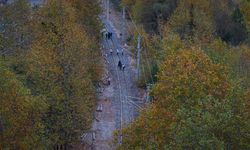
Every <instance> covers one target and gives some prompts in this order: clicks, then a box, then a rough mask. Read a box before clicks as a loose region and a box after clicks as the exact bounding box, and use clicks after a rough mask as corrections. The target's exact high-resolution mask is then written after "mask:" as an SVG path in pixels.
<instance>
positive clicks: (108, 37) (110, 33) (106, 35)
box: [105, 32, 113, 40]
mask: <svg viewBox="0 0 250 150" xmlns="http://www.w3.org/2000/svg"><path fill="white" fill-rule="evenodd" d="M112 35H113V33H112V32H108V33H105V37H106V39H107V40H109V39H112Z"/></svg>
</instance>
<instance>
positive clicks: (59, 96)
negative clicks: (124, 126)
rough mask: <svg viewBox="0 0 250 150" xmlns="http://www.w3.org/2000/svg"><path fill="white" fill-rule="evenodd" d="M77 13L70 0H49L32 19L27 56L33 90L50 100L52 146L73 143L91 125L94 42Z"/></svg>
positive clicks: (48, 116)
mask: <svg viewBox="0 0 250 150" xmlns="http://www.w3.org/2000/svg"><path fill="white" fill-rule="evenodd" d="M76 16H77V15H76V11H75V9H74V8H73V7H71V6H70V5H69V3H68V2H66V1H49V2H48V4H47V5H45V6H43V7H42V8H41V10H39V12H38V14H37V16H36V20H34V21H35V22H34V24H33V25H34V31H35V33H36V34H35V40H34V42H33V44H32V46H31V52H30V53H29V54H28V55H27V57H26V60H27V64H28V66H27V76H28V79H29V80H28V82H29V85H30V88H31V89H32V91H33V92H34V94H36V95H44V96H46V100H47V102H48V104H49V109H48V111H47V113H46V117H44V118H43V119H44V120H45V125H46V131H47V136H48V137H49V140H50V145H49V146H50V148H51V147H52V146H54V147H56V146H58V145H64V146H65V147H69V146H71V145H72V144H74V143H75V142H77V140H76V139H79V137H80V135H81V133H83V132H85V131H87V130H89V129H90V127H91V123H92V113H93V110H94V104H95V90H94V86H93V83H92V80H91V79H92V74H91V73H90V72H88V71H89V70H90V68H89V67H92V66H91V65H89V63H90V61H91V60H90V59H91V58H92V57H91V50H92V49H91V45H90V44H91V42H90V39H88V36H87V33H85V32H84V31H83V30H82V29H81V25H79V24H78V23H77V19H76Z"/></svg>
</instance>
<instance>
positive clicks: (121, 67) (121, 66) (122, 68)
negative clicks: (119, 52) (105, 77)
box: [118, 60, 125, 71]
mask: <svg viewBox="0 0 250 150" xmlns="http://www.w3.org/2000/svg"><path fill="white" fill-rule="evenodd" d="M118 67H119V68H120V70H122V71H124V70H125V64H122V62H121V61H120V60H119V61H118Z"/></svg>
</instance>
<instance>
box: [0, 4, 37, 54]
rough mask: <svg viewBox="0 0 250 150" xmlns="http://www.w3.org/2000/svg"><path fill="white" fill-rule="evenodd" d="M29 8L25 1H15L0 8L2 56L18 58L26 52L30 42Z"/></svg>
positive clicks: (0, 45) (0, 46)
mask: <svg viewBox="0 0 250 150" xmlns="http://www.w3.org/2000/svg"><path fill="white" fill-rule="evenodd" d="M30 14H31V8H30V6H29V5H28V3H27V1H26V0H15V1H14V2H13V3H11V4H9V5H5V6H2V7H0V18H1V20H0V21H1V26H0V35H1V37H2V38H3V41H2V42H1V43H0V53H1V54H2V55H12V56H19V55H22V54H23V53H24V52H27V50H28V48H29V45H30V43H31V41H32V38H31V33H32V32H31V28H30V24H29V23H30Z"/></svg>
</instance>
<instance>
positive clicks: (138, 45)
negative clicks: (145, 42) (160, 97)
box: [137, 35, 141, 80]
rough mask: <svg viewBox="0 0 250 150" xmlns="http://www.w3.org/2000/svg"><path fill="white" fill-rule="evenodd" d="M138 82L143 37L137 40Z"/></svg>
mask: <svg viewBox="0 0 250 150" xmlns="http://www.w3.org/2000/svg"><path fill="white" fill-rule="evenodd" d="M137 40H138V41H137V80H139V78H140V52H141V36H140V35H138V39H137Z"/></svg>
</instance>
